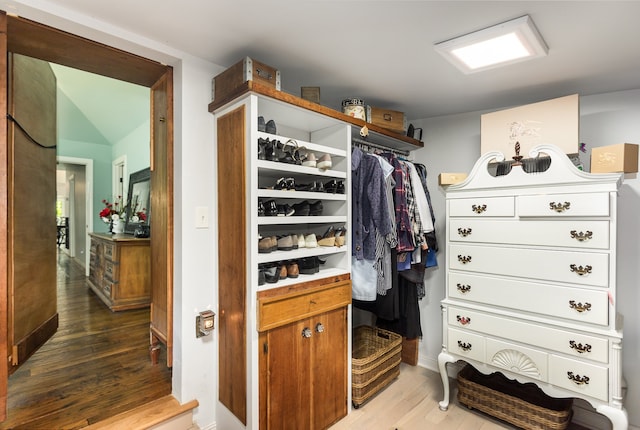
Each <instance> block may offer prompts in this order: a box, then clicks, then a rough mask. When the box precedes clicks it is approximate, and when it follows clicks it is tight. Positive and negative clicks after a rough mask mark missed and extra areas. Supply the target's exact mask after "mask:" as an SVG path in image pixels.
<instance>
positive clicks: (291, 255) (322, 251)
mask: <svg viewBox="0 0 640 430" xmlns="http://www.w3.org/2000/svg"><path fill="white" fill-rule="evenodd" d="M347 251H348V248H347V247H346V246H341V247H340V248H338V247H337V246H318V247H316V248H298V249H292V250H291V251H273V252H269V253H268V254H258V259H257V261H258V264H262V263H271V262H274V261H283V260H297V259H299V258H306V257H322V256H326V255H332V254H340V253H345V252H347ZM330 268H331V267H327V268H325V269H322V268H320V273H327V271H328V270H329V269H330ZM298 282H300V281H298Z"/></svg>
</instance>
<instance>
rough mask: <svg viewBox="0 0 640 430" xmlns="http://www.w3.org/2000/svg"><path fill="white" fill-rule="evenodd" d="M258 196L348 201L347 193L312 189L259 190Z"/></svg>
mask: <svg viewBox="0 0 640 430" xmlns="http://www.w3.org/2000/svg"><path fill="white" fill-rule="evenodd" d="M257 194H258V197H260V198H271V199H298V200H336V201H346V200H347V196H346V195H345V194H333V193H319V192H318V193H317V192H312V191H283V190H258V192H257Z"/></svg>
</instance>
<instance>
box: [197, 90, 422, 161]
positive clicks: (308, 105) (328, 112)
mask: <svg viewBox="0 0 640 430" xmlns="http://www.w3.org/2000/svg"><path fill="white" fill-rule="evenodd" d="M248 92H254V93H257V94H261V95H264V96H268V97H271V98H273V99H275V100H280V101H283V102H285V103H289V104H291V105H293V106H298V107H301V108H304V109H308V110H310V111H313V112H317V113H319V114H322V115H325V116H328V117H330V118H335V119H338V120H340V121H344V122H346V123H349V124H353V125H355V126H358V127H364V126H365V125H366V126H367V128H368V129H369V130H370V131H374V132H376V133H379V134H382V135H384V136H387V137H391V138H393V139H397V140H401V141H403V142H405V143H409V144H411V145H412V146H415V148H413V147H412V146H410V148H409V149H408V150H413V149H420V148H422V147H424V143H422V142H421V141H419V140H417V139H414V138H412V137H409V136H405V135H402V134H398V133H394V132H393V131H391V130H387V129H386V128H383V127H380V126H377V125H374V124H370V123H368V122H365V121H363V120H361V119H358V118H354V117H352V116H349V115H345V114H343V113H342V112H338V111H337V110H335V109H331V108H329V107H326V106H322V105H319V104H317V103H313V102H310V101H308V100H305V99H302V98H300V97H297V96H294V95H292V94H289V93H285V92H283V91H278V90H276V89H275V88H271V87H269V86H266V85H263V84H260V83H258V82H254V81H246V82H245V83H244V84H242V85H241V86H239V87H238V88H236V89H235V90H234V91H232V92H231V93H230V94H229V95H228V96H226V97H224V98H222V99H220V100H214V101H212V102H211V103H209V112H212V113H213V112H214V111H216V110H217V109H219V108H220V107H222V106H224V105H226V104H227V103H229V102H231V101H233V100H234V99H236V98H238V97H239V96H241V95H243V94H245V93H248ZM403 149H404V148H403Z"/></svg>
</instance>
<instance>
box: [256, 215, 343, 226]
mask: <svg viewBox="0 0 640 430" xmlns="http://www.w3.org/2000/svg"><path fill="white" fill-rule="evenodd" d="M346 222H347V217H345V216H340V215H331V216H322V215H321V216H260V217H258V225H277V226H284V225H295V224H327V223H332V224H339V223H343V224H346Z"/></svg>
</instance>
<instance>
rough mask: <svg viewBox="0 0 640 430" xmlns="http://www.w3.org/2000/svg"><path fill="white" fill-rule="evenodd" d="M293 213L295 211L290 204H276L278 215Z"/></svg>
mask: <svg viewBox="0 0 640 430" xmlns="http://www.w3.org/2000/svg"><path fill="white" fill-rule="evenodd" d="M294 213H296V211H295V209H293V208H292V207H291V206H289V205H287V204H285V205H278V216H291V215H293V214H294Z"/></svg>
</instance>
